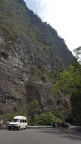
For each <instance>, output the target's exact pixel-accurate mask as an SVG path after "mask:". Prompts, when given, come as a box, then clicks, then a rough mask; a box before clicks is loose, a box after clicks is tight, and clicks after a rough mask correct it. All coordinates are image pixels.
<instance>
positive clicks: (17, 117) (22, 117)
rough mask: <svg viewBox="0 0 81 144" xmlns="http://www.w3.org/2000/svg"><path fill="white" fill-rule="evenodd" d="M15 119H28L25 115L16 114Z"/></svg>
mask: <svg viewBox="0 0 81 144" xmlns="http://www.w3.org/2000/svg"><path fill="white" fill-rule="evenodd" d="M14 119H26V117H25V116H15V117H14Z"/></svg>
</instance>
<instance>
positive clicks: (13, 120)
mask: <svg viewBox="0 0 81 144" xmlns="http://www.w3.org/2000/svg"><path fill="white" fill-rule="evenodd" d="M12 122H20V120H19V119H12Z"/></svg>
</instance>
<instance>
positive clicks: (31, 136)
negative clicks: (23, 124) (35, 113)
mask: <svg viewBox="0 0 81 144" xmlns="http://www.w3.org/2000/svg"><path fill="white" fill-rule="evenodd" d="M0 144H81V133H79V132H74V131H72V135H71V136H69V135H68V131H67V130H66V131H65V130H64V131H62V132H60V133H57V132H56V130H54V129H52V128H50V129H48V128H47V129H44V128H42V129H27V130H20V131H8V130H0Z"/></svg>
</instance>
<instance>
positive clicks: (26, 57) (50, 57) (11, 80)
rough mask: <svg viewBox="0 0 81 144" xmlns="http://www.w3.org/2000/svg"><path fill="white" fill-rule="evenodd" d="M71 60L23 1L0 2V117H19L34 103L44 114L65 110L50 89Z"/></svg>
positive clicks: (54, 36) (62, 43)
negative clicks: (45, 112) (15, 114)
mask: <svg viewBox="0 0 81 144" xmlns="http://www.w3.org/2000/svg"><path fill="white" fill-rule="evenodd" d="M74 60H75V58H74V57H73V56H72V54H71V52H70V51H69V50H68V48H67V46H66V45H65V42H64V40H63V39H62V38H60V37H59V36H58V34H57V32H56V31H55V30H54V29H53V28H52V27H51V26H50V25H48V24H47V23H42V21H41V20H40V18H38V16H37V15H35V14H34V13H33V12H32V11H30V10H29V9H28V8H27V7H26V5H25V3H24V1H23V0H0V115H5V114H7V113H10V112H18V113H20V114H21V113H22V112H23V111H24V110H26V106H27V104H28V103H29V102H31V101H32V100H33V99H38V101H39V102H40V105H43V107H44V108H43V109H44V111H53V110H55V109H63V108H65V107H66V105H67V108H68V107H69V103H68V100H66V99H65V98H63V99H62V100H61V96H60V97H59V96H55V95H53V94H52V93H51V87H52V84H53V83H54V82H55V80H56V73H57V72H58V71H60V70H63V69H64V68H67V67H68V66H69V65H70V64H72V62H73V61H74ZM58 100H60V102H58ZM64 101H65V102H64ZM65 103H67V104H65Z"/></svg>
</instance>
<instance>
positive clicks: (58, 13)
mask: <svg viewBox="0 0 81 144" xmlns="http://www.w3.org/2000/svg"><path fill="white" fill-rule="evenodd" d="M24 1H25V2H26V5H27V7H28V8H29V9H30V10H33V12H34V13H35V14H37V15H38V16H39V17H40V18H41V19H42V21H43V22H47V23H48V24H50V25H51V26H52V27H53V28H54V29H55V30H56V31H57V33H58V35H59V36H60V37H61V38H63V39H64V40H65V43H66V45H67V47H68V49H69V50H70V51H73V50H74V49H75V48H77V47H79V46H81V0H24Z"/></svg>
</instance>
